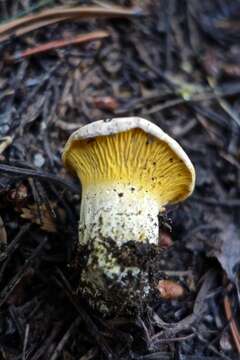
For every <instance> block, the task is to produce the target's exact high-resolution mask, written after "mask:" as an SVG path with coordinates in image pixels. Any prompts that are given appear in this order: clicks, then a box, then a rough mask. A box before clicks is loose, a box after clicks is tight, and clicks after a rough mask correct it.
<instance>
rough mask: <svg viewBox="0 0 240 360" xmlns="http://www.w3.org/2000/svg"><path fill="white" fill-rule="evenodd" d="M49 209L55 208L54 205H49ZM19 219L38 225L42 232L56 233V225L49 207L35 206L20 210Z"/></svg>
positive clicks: (44, 205) (43, 205)
mask: <svg viewBox="0 0 240 360" xmlns="http://www.w3.org/2000/svg"><path fill="white" fill-rule="evenodd" d="M51 207H52V208H53V209H54V208H56V204H55V203H51ZM21 217H22V218H23V219H26V220H30V221H31V222H32V223H34V224H38V225H40V228H41V229H42V230H45V231H48V232H56V231H57V228H56V223H55V220H54V218H53V216H52V213H51V211H50V209H49V207H48V206H47V205H46V204H41V205H40V206H38V205H37V204H33V205H29V206H28V207H25V208H22V209H21Z"/></svg>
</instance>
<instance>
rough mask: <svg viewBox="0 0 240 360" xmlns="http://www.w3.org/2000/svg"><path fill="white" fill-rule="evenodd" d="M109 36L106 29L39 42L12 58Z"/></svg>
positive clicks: (15, 58)
mask: <svg viewBox="0 0 240 360" xmlns="http://www.w3.org/2000/svg"><path fill="white" fill-rule="evenodd" d="M108 36H109V33H108V32H106V31H95V32H92V33H89V34H82V35H78V36H75V37H72V38H69V39H60V40H55V41H49V42H48V43H46V44H39V45H38V46H36V47H34V48H30V49H27V50H25V51H21V52H18V53H16V54H15V55H13V56H12V57H10V60H13V61H17V60H20V59H24V58H26V57H29V56H32V55H37V54H41V53H44V52H47V51H49V50H53V49H58V48H62V47H66V46H70V45H74V44H82V43H85V42H88V41H94V40H100V39H103V38H106V37H108ZM0 150H1V149H0Z"/></svg>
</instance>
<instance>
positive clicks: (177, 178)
mask: <svg viewBox="0 0 240 360" xmlns="http://www.w3.org/2000/svg"><path fill="white" fill-rule="evenodd" d="M62 158H63V162H64V165H65V166H66V167H67V168H68V169H69V170H70V171H71V172H72V173H75V174H77V175H78V176H79V178H80V180H81V182H82V185H83V187H84V186H88V185H91V184H95V185H97V184H98V183H101V184H102V183H106V182H108V183H109V182H115V183H116V182H119V183H129V185H134V184H135V185H136V186H139V187H140V188H143V189H144V188H146V191H147V192H150V193H153V194H154V195H155V197H156V198H157V199H158V200H159V202H160V203H161V205H166V204H168V203H177V202H179V201H182V200H184V199H186V198H187V197H188V196H189V195H191V193H192V192H193V189H194V186H195V170H194V166H193V164H192V162H191V161H190V159H189V157H188V156H187V154H186V153H185V152H184V150H183V149H182V147H181V146H180V145H179V144H178V143H177V142H176V141H175V140H174V139H173V138H171V137H170V136H169V135H167V134H166V133H165V132H164V131H163V130H161V129H160V128H159V127H158V126H157V125H155V124H153V123H152V122H150V121H148V120H145V119H143V118H140V117H126V118H114V119H109V120H108V119H107V120H99V121H95V122H92V123H90V124H88V125H85V126H83V127H81V128H80V129H78V130H76V131H75V132H74V133H73V134H72V135H71V136H70V138H69V139H68V141H67V143H66V145H65V147H64V151H63V154H62Z"/></svg>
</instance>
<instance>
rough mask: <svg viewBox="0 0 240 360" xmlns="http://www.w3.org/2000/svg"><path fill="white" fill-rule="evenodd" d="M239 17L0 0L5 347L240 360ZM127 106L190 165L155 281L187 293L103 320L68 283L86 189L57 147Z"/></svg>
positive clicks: (29, 355)
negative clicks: (187, 193)
mask: <svg viewBox="0 0 240 360" xmlns="http://www.w3.org/2000/svg"><path fill="white" fill-rule="evenodd" d="M66 5H69V6H70V5H71V6H72V7H73V9H74V8H77V7H78V10H77V12H73V13H70V14H69V13H67V14H66V12H65V10H66V9H65V7H66ZM115 5H119V6H121V7H122V9H116V8H115V7H114V6H115ZM59 6H62V7H61V8H59ZM79 6H84V7H86V6H88V7H89V6H93V7H94V9H92V8H87V9H85V13H83V11H82V10H81V9H79ZM56 7H58V8H56ZM51 9H52V10H51ZM123 9H125V10H123ZM126 9H127V10H126ZM40 11H44V16H42V17H41V18H38V20H36V18H35V20H34V19H30V20H29V18H26V17H28V16H29V15H30V14H39V13H40ZM116 13H117V15H116ZM20 16H23V19H25V21H22V22H19V21H18V19H19V18H20ZM239 16H240V2H239V1H236V0H232V1H231V0H230V1H227V0H214V1H208V0H202V1H195V0H193V1H185V0H179V1H176V0H159V1H155V0H145V1H143V0H142V1H141V0H129V1H128V0H126V1H125V0H118V1H113V0H112V1H108V5H106V3H104V2H103V1H101V0H100V1H80V0H79V1H74V0H73V1H67V0H65V1H64V0H62V1H54V0H48V1H46V0H45V1H40V0H39V1H31V0H14V1H11V0H8V1H1V2H0V17H1V21H2V22H1V24H0V51H1V56H0V359H4V360H13V359H14V360H17V359H19V360H20V359H21V360H27V359H29V360H30V359H31V360H38V359H39V360H40V359H49V360H56V359H64V360H73V359H78V360H90V359H121V360H123V359H124V360H125V359H126V360H127V359H134V360H157V359H162V360H170V359H178V360H216V359H225V360H227V359H228V360H234V359H239V356H240V355H239V354H240V323H239V311H240V308H239V305H240V304H239V299H240V293H239V264H240V232H239V221H240V97H239V94H240V46H239V38H240V35H239V34H240V21H239ZM26 19H28V22H27V20H26ZM86 34H88V36H87V38H83V37H79V35H82V36H83V35H86ZM53 41H55V42H53ZM43 44H47V46H45V47H42V45H43ZM26 50H27V51H26ZM130 115H136V116H141V117H144V118H147V119H149V120H151V121H152V122H154V123H155V124H157V125H159V126H160V127H161V128H162V129H163V130H164V131H166V132H167V133H168V134H169V135H171V136H172V137H174V138H175V139H176V140H177V141H178V142H179V143H180V144H181V145H182V147H183V148H184V150H185V151H186V153H187V154H188V155H189V157H190V159H191V160H192V162H193V163H194V165H195V167H196V174H197V179H196V189H195V191H194V194H193V195H192V196H191V197H190V198H189V199H188V200H187V201H186V202H184V203H183V204H181V205H177V206H172V207H169V208H167V212H166V215H165V216H164V221H163V223H162V228H161V237H162V257H161V263H160V271H159V272H158V278H159V280H167V279H168V280H172V281H173V282H174V283H175V284H179V285H180V286H181V287H182V289H183V290H184V295H183V296H182V297H180V298H178V297H175V296H174V295H173V296H172V298H171V299H166V298H164V297H163V296H161V294H159V300H158V301H157V302H154V303H153V304H149V306H148V307H147V308H145V309H144V310H143V309H141V311H139V314H138V315H137V316H136V317H135V318H129V317H127V316H125V317H124V316H121V317H114V318H111V319H102V318H101V317H100V316H99V315H98V314H97V313H93V312H92V311H91V310H90V309H89V307H88V305H87V304H86V303H85V302H84V301H82V299H81V296H80V295H79V296H76V295H75V292H74V287H75V282H76V275H75V274H74V271H72V265H71V264H72V263H73V262H74V254H75V252H76V246H77V237H78V233H77V231H78V229H77V228H78V217H79V205H80V186H79V183H78V181H77V180H76V179H72V178H71V176H70V175H69V174H68V173H67V171H66V170H65V169H64V167H63V163H62V160H61V153H62V150H63V146H64V144H65V143H66V140H67V139H68V137H69V135H70V134H71V133H72V132H73V131H74V130H76V129H77V128H79V127H80V126H82V125H84V124H87V123H89V122H91V121H95V120H99V119H104V118H111V117H121V116H130ZM160 245H161V241H160Z"/></svg>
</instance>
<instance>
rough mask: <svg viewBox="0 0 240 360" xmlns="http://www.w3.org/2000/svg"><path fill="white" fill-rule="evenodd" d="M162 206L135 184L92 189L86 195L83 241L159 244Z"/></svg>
mask: <svg viewBox="0 0 240 360" xmlns="http://www.w3.org/2000/svg"><path fill="white" fill-rule="evenodd" d="M159 211H160V207H159V203H158V201H157V200H156V199H154V196H153V195H151V194H150V193H148V192H146V191H145V190H144V189H142V188H141V187H138V186H135V185H131V184H119V183H115V184H114V183H113V184H103V185H97V186H88V187H87V188H86V189H85V190H84V191H83V195H82V204H81V214H80V224H79V240H80V244H82V245H84V244H87V243H88V242H89V241H93V240H95V239H97V240H104V239H111V240H113V241H114V242H115V243H116V245H118V246H121V245H122V244H124V243H126V242H128V241H131V240H134V241H140V242H148V243H151V244H156V245H157V243H158V232H159V231H158V214H159Z"/></svg>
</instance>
